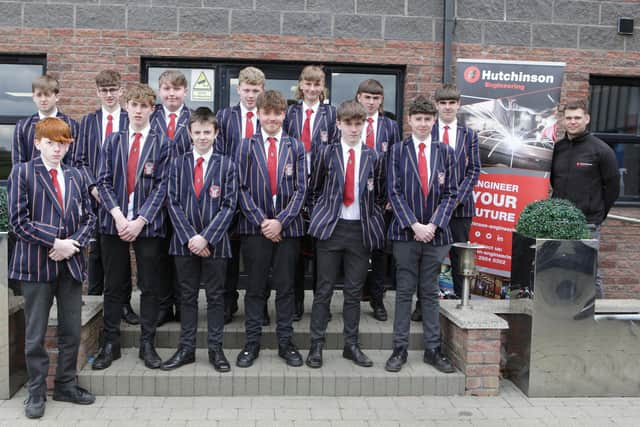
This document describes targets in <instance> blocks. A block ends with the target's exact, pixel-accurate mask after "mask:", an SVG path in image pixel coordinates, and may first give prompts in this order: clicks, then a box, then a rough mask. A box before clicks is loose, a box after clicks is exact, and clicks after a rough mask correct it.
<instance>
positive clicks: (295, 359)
mask: <svg viewBox="0 0 640 427" xmlns="http://www.w3.org/2000/svg"><path fill="white" fill-rule="evenodd" d="M278 356H280V357H281V358H283V359H284V361H285V362H287V365H289V366H293V367H298V366H302V355H301V354H300V352H299V351H298V349H297V348H296V346H295V344H294V343H292V342H291V341H289V342H287V343H286V344H282V345H280V344H279V345H278Z"/></svg>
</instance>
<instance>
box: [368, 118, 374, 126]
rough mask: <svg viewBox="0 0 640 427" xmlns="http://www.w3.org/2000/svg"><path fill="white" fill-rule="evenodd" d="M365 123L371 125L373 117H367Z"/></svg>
mask: <svg viewBox="0 0 640 427" xmlns="http://www.w3.org/2000/svg"><path fill="white" fill-rule="evenodd" d="M367 122H368V123H369V124H370V125H372V124H373V117H367Z"/></svg>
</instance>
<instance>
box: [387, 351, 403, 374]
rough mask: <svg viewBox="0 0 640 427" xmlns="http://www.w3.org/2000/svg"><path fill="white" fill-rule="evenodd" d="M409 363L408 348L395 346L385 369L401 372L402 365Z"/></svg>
mask: <svg viewBox="0 0 640 427" xmlns="http://www.w3.org/2000/svg"><path fill="white" fill-rule="evenodd" d="M405 363H407V349H406V348H394V349H393V353H391V356H390V357H389V359H387V363H386V364H385V365H384V369H385V370H386V371H389V372H400V370H401V369H402V365H404V364H405Z"/></svg>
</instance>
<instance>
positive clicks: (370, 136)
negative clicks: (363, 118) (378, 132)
mask: <svg viewBox="0 0 640 427" xmlns="http://www.w3.org/2000/svg"><path fill="white" fill-rule="evenodd" d="M367 122H369V124H368V125H367V141H366V142H367V147H369V148H372V149H373V148H374V147H375V145H376V140H375V135H374V133H373V118H372V117H369V118H367Z"/></svg>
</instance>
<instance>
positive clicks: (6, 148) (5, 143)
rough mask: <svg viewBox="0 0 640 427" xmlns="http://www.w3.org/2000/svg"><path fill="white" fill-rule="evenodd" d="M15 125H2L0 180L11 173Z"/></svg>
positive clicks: (0, 129) (0, 136)
mask: <svg viewBox="0 0 640 427" xmlns="http://www.w3.org/2000/svg"><path fill="white" fill-rule="evenodd" d="M13 128H15V125H0V180H3V179H7V178H8V177H9V173H10V172H11V141H12V140H13Z"/></svg>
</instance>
